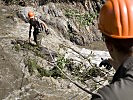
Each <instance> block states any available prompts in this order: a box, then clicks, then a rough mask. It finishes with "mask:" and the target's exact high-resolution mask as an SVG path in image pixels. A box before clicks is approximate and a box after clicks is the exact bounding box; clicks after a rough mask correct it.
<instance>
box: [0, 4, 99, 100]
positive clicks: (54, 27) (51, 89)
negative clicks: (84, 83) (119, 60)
mask: <svg viewBox="0 0 133 100" xmlns="http://www.w3.org/2000/svg"><path fill="white" fill-rule="evenodd" d="M62 6H66V5H63V4H56V3H48V4H47V5H44V6H40V7H38V8H33V7H19V10H18V12H17V15H18V16H19V18H21V19H22V20H21V19H19V18H18V17H17V16H16V15H14V14H13V13H12V12H14V9H15V6H5V7H3V6H2V5H0V8H1V10H0V14H1V16H0V18H1V19H2V20H0V24H1V25H0V29H1V31H0V51H1V52H0V99H3V98H4V99H5V100H14V99H16V98H17V99H20V100H34V99H35V100H36V99H37V100H39V99H42V100H81V99H84V100H88V99H89V98H90V95H88V94H86V93H85V92H83V91H82V90H80V89H79V88H77V87H76V86H75V85H73V84H72V83H71V82H69V81H68V80H65V79H61V78H57V79H54V78H52V77H40V74H38V72H37V70H35V71H34V72H33V74H32V75H31V74H30V72H29V68H28V67H27V65H26V64H25V59H31V60H32V61H31V63H32V64H33V65H34V66H35V65H36V64H38V65H39V66H40V67H41V68H44V69H49V68H52V67H53V66H55V65H54V63H53V59H55V60H56V56H57V54H59V53H61V54H63V53H64V52H65V48H61V46H62V44H64V45H67V46H69V47H73V48H75V49H76V50H79V51H80V49H78V47H77V46H76V45H74V44H78V45H81V46H82V45H87V44H88V43H91V42H92V41H97V40H99V39H100V37H101V36H100V35H98V32H97V30H96V29H97V26H96V25H90V26H86V27H84V28H83V30H82V29H79V27H78V26H77V25H78V24H76V23H75V21H74V20H70V19H68V18H67V17H66V16H65V14H64V9H63V7H62ZM13 7H14V8H13ZM66 7H69V6H68V5H67V6H66ZM72 7H73V6H72ZM30 10H33V11H35V13H36V16H37V17H38V18H40V19H41V20H43V21H44V22H45V23H46V24H47V25H48V28H49V33H50V34H48V35H46V34H45V36H44V37H43V39H42V46H43V48H41V49H40V48H36V46H33V45H29V43H28V31H29V24H28V23H27V22H28V17H27V13H28V11H30ZM8 13H9V14H8ZM25 22H26V23H25ZM32 40H33V38H32ZM69 40H70V41H71V42H70V41H69ZM16 41H17V42H16ZM32 42H33V41H32ZM24 43H26V45H24ZM14 44H16V45H14ZM38 51H39V52H38ZM62 52H63V53H62ZM83 52H84V51H83ZM42 55H43V57H42ZM51 55H52V57H53V58H52V59H51ZM72 55H73V54H72ZM35 61H36V63H35ZM31 63H30V64H31Z"/></svg>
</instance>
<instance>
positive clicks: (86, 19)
mask: <svg viewBox="0 0 133 100" xmlns="http://www.w3.org/2000/svg"><path fill="white" fill-rule="evenodd" d="M65 16H66V17H68V18H71V19H76V21H78V22H79V23H80V25H82V26H85V25H87V26H89V25H91V24H93V20H94V19H96V18H97V13H89V12H86V13H84V14H83V13H80V12H79V11H77V10H74V9H66V10H65Z"/></svg>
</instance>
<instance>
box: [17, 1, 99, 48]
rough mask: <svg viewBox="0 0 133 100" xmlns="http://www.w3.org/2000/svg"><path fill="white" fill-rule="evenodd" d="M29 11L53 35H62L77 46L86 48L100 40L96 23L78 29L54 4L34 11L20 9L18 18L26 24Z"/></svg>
mask: <svg viewBox="0 0 133 100" xmlns="http://www.w3.org/2000/svg"><path fill="white" fill-rule="evenodd" d="M66 7H69V6H66ZM29 10H33V11H34V12H35V14H36V16H37V17H38V18H40V19H41V20H43V21H44V22H45V23H46V24H47V25H48V27H49V28H51V29H52V30H53V31H54V33H55V34H59V35H62V36H63V37H65V38H66V39H68V40H70V41H71V42H73V43H75V44H77V45H81V46H83V45H84V46H87V45H89V44H90V43H91V42H94V41H99V40H101V35H100V34H99V31H98V28H97V25H96V24H97V21H94V23H93V24H92V25H90V26H84V27H83V28H82V27H81V28H80V29H79V25H78V24H76V23H75V21H74V20H70V19H68V18H67V17H66V16H65V13H66V12H64V10H61V8H60V6H59V5H57V4H55V3H48V4H47V5H44V6H40V7H38V8H36V9H35V8H31V7H22V8H21V9H20V10H19V12H18V16H19V17H20V18H21V19H23V20H24V21H25V22H28V18H27V13H28V11H29Z"/></svg>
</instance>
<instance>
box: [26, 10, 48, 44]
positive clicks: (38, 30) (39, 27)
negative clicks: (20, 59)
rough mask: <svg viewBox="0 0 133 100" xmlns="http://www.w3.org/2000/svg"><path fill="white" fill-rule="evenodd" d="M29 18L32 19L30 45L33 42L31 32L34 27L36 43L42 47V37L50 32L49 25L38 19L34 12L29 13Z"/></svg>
mask: <svg viewBox="0 0 133 100" xmlns="http://www.w3.org/2000/svg"><path fill="white" fill-rule="evenodd" d="M28 17H29V19H30V20H29V23H30V29H29V43H30V42H31V30H32V27H34V31H33V37H34V42H35V43H36V45H38V46H40V45H41V40H42V37H43V36H44V32H46V33H47V32H48V28H47V25H46V24H45V23H44V22H43V21H41V20H40V19H39V18H36V17H35V14H34V13H33V12H32V11H30V12H28ZM44 30H45V31H44Z"/></svg>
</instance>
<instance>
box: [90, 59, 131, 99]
mask: <svg viewBox="0 0 133 100" xmlns="http://www.w3.org/2000/svg"><path fill="white" fill-rule="evenodd" d="M97 94H98V95H99V96H94V95H93V96H92V99H91V100H133V57H129V58H128V59H127V60H125V62H124V63H123V64H122V65H121V66H120V67H119V69H118V70H117V71H116V73H115V75H114V77H113V80H112V82H111V84H110V85H107V86H104V87H103V88H101V89H99V90H98V92H97Z"/></svg>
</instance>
